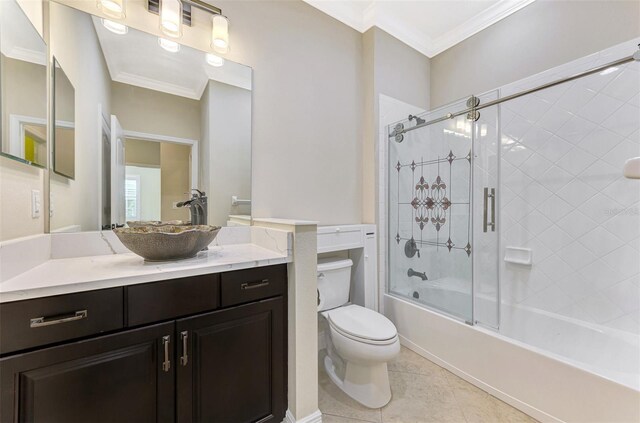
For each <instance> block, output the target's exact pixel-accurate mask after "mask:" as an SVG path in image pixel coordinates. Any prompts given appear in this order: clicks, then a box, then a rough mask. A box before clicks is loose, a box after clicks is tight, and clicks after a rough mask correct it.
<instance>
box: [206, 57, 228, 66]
mask: <svg viewBox="0 0 640 423" xmlns="http://www.w3.org/2000/svg"><path fill="white" fill-rule="evenodd" d="M206 58H207V63H208V64H210V65H211V66H214V67H216V68H219V67H220V66H223V65H224V59H223V58H222V57H220V56H216V55H215V54H212V53H207V56H206Z"/></svg>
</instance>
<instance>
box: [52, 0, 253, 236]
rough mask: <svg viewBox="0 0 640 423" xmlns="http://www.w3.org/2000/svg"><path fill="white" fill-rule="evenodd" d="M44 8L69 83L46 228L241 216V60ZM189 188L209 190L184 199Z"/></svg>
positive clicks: (244, 190)
mask: <svg viewBox="0 0 640 423" xmlns="http://www.w3.org/2000/svg"><path fill="white" fill-rule="evenodd" d="M49 16H50V23H49V29H50V42H51V50H52V54H53V55H54V56H55V57H56V58H57V59H59V60H60V63H62V65H63V67H64V72H65V73H66V75H67V76H68V78H69V81H70V85H72V86H73V87H74V88H75V157H76V158H75V180H70V179H66V178H65V180H62V178H57V177H56V178H53V177H52V179H51V207H52V209H51V210H50V215H51V230H52V231H60V230H63V231H77V230H83V231H84V230H96V229H98V228H103V229H106V228H111V227H114V226H120V225H124V224H126V222H127V221H133V220H136V221H138V220H154V221H155V220H162V221H172V220H182V221H189V220H191V219H192V213H191V211H192V210H194V211H197V210H200V211H202V210H206V212H205V213H202V212H200V213H199V214H195V215H194V216H195V217H194V218H196V219H201V218H206V220H207V223H208V224H211V225H220V226H225V225H230V224H231V225H236V224H249V222H250V215H251V79H252V71H251V68H248V67H246V66H243V65H240V64H237V63H234V62H231V61H228V60H226V61H224V63H223V64H222V66H219V65H220V63H216V62H212V61H211V60H207V54H206V53H205V52H202V51H199V50H195V49H192V48H189V47H186V46H180V48H179V49H178V51H177V52H172V51H169V50H167V49H163V47H162V46H161V44H160V43H159V41H158V37H156V36H153V35H151V34H148V33H145V32H141V31H138V30H135V29H133V28H128V29H127V30H126V31H122V30H121V29H122V28H119V29H120V30H118V31H113V28H114V26H113V25H112V24H110V23H109V21H105V20H103V19H100V18H97V17H95V16H91V15H88V14H86V13H84V12H81V11H79V10H76V9H73V8H71V7H68V6H64V5H61V4H58V3H51V4H50V9H49ZM170 50H171V49H170ZM196 189H197V190H199V191H201V192H204V193H205V196H206V197H207V198H206V199H201V198H198V199H196V201H194V202H190V200H192V199H193V197H192V193H195V194H196V195H197V196H200V194H198V193H197V191H195V190H196ZM232 197H233V198H236V199H238V200H240V201H235V202H233V201H232ZM193 204H199V205H202V204H204V207H202V208H200V207H192V205H193ZM236 222H237V223H236Z"/></svg>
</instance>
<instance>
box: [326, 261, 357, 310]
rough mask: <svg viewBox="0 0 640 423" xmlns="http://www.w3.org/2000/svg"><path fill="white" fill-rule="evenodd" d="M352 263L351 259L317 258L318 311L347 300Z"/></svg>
mask: <svg viewBox="0 0 640 423" xmlns="http://www.w3.org/2000/svg"><path fill="white" fill-rule="evenodd" d="M352 265H353V262H352V261H351V260H349V259H342V258H336V257H330V258H324V259H320V260H318V301H319V302H318V311H324V310H330V309H332V308H336V307H340V306H341V305H344V304H346V303H347V302H349V290H350V288H351V266H352Z"/></svg>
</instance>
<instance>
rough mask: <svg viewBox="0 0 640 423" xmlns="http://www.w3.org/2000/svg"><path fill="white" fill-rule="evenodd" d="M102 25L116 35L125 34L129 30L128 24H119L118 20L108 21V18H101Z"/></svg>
mask: <svg viewBox="0 0 640 423" xmlns="http://www.w3.org/2000/svg"><path fill="white" fill-rule="evenodd" d="M102 26H104V27H105V28H107V29H108V30H109V31H111V32H113V33H114V34H118V35H125V34H126V33H127V32H129V27H128V26H126V25H124V24H121V23H119V22H114V21H110V20H109V19H103V20H102Z"/></svg>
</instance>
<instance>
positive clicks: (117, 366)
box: [0, 323, 175, 423]
mask: <svg viewBox="0 0 640 423" xmlns="http://www.w3.org/2000/svg"><path fill="white" fill-rule="evenodd" d="M173 330H174V324H173V323H166V324H160V325H153V326H150V327H145V328H141V329H135V330H130V331H126V332H123V333H118V334H114V335H107V336H101V337H98V338H95V339H90V340H86V341H80V342H74V343H69V344H66V345H61V346H57V347H52V348H45V349H42V350H38V351H34V352H30V353H26V354H17V355H15V356H13V357H9V358H6V359H3V360H2V362H1V363H0V383H1V386H2V392H1V396H0V401H1V404H0V406H1V407H2V408H1V409H0V418H1V419H2V422H3V423H4V422H51V423H57V422H59V423H72V422H78V423H87V422H92V423H98V422H104V423H113V422H132V423H133V422H169V421H173V415H174V385H175V374H174V372H171V371H164V370H163V368H162V364H163V357H164V345H163V344H162V338H163V336H165V335H167V334H171V333H173ZM170 352H171V351H170Z"/></svg>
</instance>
